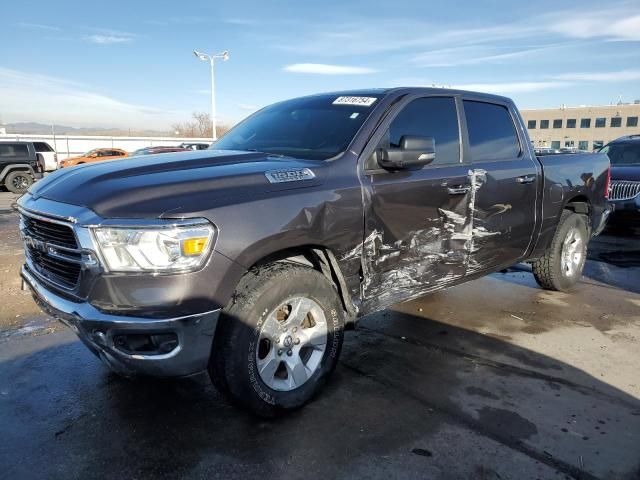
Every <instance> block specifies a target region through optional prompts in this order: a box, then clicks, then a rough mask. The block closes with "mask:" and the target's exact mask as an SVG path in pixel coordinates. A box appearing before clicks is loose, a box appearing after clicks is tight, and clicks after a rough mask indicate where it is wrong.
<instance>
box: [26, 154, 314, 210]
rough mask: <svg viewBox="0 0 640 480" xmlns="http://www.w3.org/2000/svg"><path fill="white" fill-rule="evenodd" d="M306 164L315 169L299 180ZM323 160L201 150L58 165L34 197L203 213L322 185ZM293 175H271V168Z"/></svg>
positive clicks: (98, 206)
mask: <svg viewBox="0 0 640 480" xmlns="http://www.w3.org/2000/svg"><path fill="white" fill-rule="evenodd" d="M303 169H309V170H311V172H312V174H308V172H307V174H306V175H304V176H303V177H302V179H298V176H297V174H299V173H300V172H301V171H303ZM324 170H325V169H324V168H323V164H322V162H317V161H309V160H298V159H292V158H280V157H275V156H270V155H268V154H265V153H260V152H239V151H223V150H200V151H194V152H179V153H165V154H161V155H146V156H140V157H131V158H128V159H123V160H113V161H109V160H108V161H103V162H96V163H91V164H84V165H78V166H76V167H72V168H68V169H62V170H58V171H56V172H55V173H52V174H50V175H47V176H46V177H45V178H44V179H43V180H41V181H39V182H36V183H35V184H34V185H33V186H32V187H31V189H30V190H29V193H30V194H31V196H32V197H33V199H34V200H37V199H38V198H46V199H49V200H53V201H57V202H63V203H68V204H72V205H78V206H82V207H86V208H89V209H91V210H93V211H94V212H95V213H97V214H98V215H100V216H101V217H103V218H158V217H162V216H167V217H171V216H180V215H188V214H189V213H191V212H202V211H204V210H208V209H210V208H215V207H216V206H219V205H222V204H228V203H231V202H234V201H242V199H243V198H244V199H246V198H249V199H253V198H257V197H258V196H260V195H264V194H265V193H267V192H272V191H279V190H286V189H292V188H305V187H310V186H314V185H319V184H320V183H321V179H322V177H323V173H324ZM274 171H276V172H278V171H284V172H285V174H286V173H290V174H291V175H288V176H287V175H284V176H282V175H281V176H280V177H278V178H277V179H274V178H273V176H272V175H270V176H271V180H270V179H269V178H268V176H267V174H268V173H269V172H274Z"/></svg>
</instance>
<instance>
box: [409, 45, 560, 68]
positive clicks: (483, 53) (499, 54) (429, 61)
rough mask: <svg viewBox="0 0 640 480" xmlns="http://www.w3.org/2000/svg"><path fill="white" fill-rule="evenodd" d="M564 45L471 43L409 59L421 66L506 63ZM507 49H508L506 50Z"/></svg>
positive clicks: (420, 54)
mask: <svg viewBox="0 0 640 480" xmlns="http://www.w3.org/2000/svg"><path fill="white" fill-rule="evenodd" d="M562 46H563V45H558V44H553V45H543V46H540V47H533V48H524V49H519V50H513V49H511V50H509V49H505V48H504V47H499V48H498V47H492V46H488V45H471V46H465V47H453V48H443V49H439V50H431V51H428V52H424V53H419V54H417V55H414V56H413V57H411V58H410V59H409V61H410V62H411V63H413V64H414V65H416V66H419V67H430V68H434V67H455V66H459V65H479V64H483V63H505V62H507V61H509V60H512V59H514V58H523V57H529V56H533V55H535V54H538V53H541V52H546V51H548V50H550V49H554V48H559V47H562ZM505 50H507V51H505Z"/></svg>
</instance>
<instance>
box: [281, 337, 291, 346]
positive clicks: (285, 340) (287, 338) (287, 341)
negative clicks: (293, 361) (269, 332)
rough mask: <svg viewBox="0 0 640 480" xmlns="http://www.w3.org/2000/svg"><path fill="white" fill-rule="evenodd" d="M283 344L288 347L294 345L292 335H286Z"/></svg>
mask: <svg viewBox="0 0 640 480" xmlns="http://www.w3.org/2000/svg"><path fill="white" fill-rule="evenodd" d="M282 345H284V346H285V347H286V348H291V347H293V338H292V337H291V335H287V336H286V337H284V340H283V341H282Z"/></svg>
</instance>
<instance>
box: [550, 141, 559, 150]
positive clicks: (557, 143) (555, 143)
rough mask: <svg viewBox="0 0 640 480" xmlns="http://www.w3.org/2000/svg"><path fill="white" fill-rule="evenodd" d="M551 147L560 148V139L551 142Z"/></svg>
mask: <svg viewBox="0 0 640 480" xmlns="http://www.w3.org/2000/svg"><path fill="white" fill-rule="evenodd" d="M551 148H555V149H558V148H560V140H553V141H552V142H551Z"/></svg>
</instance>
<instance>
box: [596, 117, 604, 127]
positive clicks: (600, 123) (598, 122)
mask: <svg viewBox="0 0 640 480" xmlns="http://www.w3.org/2000/svg"><path fill="white" fill-rule="evenodd" d="M606 126H607V119H606V118H604V117H598V118H596V128H604V127H606Z"/></svg>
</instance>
